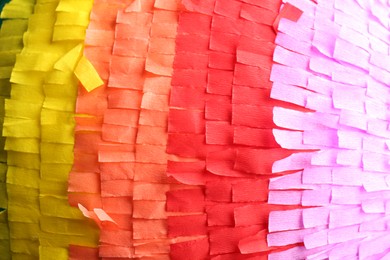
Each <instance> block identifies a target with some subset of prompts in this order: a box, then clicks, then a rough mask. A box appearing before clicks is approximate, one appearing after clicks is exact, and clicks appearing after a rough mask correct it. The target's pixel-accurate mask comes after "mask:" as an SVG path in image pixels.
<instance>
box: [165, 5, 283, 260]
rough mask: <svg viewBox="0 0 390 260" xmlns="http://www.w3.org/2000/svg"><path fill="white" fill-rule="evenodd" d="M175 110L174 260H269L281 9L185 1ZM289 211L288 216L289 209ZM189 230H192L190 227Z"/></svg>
mask: <svg viewBox="0 0 390 260" xmlns="http://www.w3.org/2000/svg"><path fill="white" fill-rule="evenodd" d="M183 4H184V6H185V8H186V11H184V12H182V13H181V14H180V18H179V27H178V36H177V40H176V44H177V46H176V56H175V62H174V76H173V79H172V92H171V99H170V111H169V113H170V114H169V125H168V130H169V142H168V152H169V153H170V154H172V155H175V156H176V158H172V159H171V160H170V161H169V163H168V175H169V176H172V177H174V178H175V179H176V180H178V181H180V182H181V183H183V184H186V185H187V186H186V187H185V189H180V190H173V191H170V192H168V193H167V198H168V201H167V209H168V211H170V212H171V213H170V214H171V215H172V216H170V217H169V218H168V227H169V236H170V237H175V238H180V239H182V240H183V239H186V240H187V241H184V242H180V243H175V244H173V245H172V246H171V258H172V259H185V258H186V256H187V255H191V256H192V257H193V259H209V258H211V259H247V258H251V257H254V258H256V259H257V258H260V259H262V258H266V257H267V254H268V252H269V251H270V250H272V248H270V247H268V246H267V244H266V234H267V220H268V214H269V212H270V211H271V210H273V209H278V208H279V206H275V205H269V204H267V192H268V189H267V187H268V179H269V175H270V174H271V166H272V163H273V162H274V161H275V160H276V159H280V158H283V157H285V156H286V155H288V154H290V153H289V152H286V151H284V150H283V149H280V147H279V146H278V144H277V143H276V142H275V141H274V139H273V136H272V127H273V126H274V125H273V123H272V107H273V106H275V105H276V104H280V102H275V101H273V100H271V99H270V97H269V95H270V87H271V82H270V81H269V77H270V69H271V65H272V53H273V50H274V44H273V41H274V39H275V32H274V31H273V24H274V22H275V20H276V18H277V15H278V11H279V7H280V2H279V1H225V0H223V1H222V0H216V1H213V0H211V1H202V2H198V1H183ZM279 209H281V208H279ZM185 223H191V224H190V225H187V224H185Z"/></svg>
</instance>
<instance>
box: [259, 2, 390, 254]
mask: <svg viewBox="0 0 390 260" xmlns="http://www.w3.org/2000/svg"><path fill="white" fill-rule="evenodd" d="M288 2H290V4H291V5H294V6H296V7H297V8H299V9H300V10H302V11H303V14H302V16H301V17H300V18H299V19H298V20H297V21H291V20H286V19H281V21H280V23H279V26H278V34H277V36H276V45H277V46H276V48H275V51H274V56H273V60H274V62H275V64H274V65H273V68H272V73H271V80H272V81H273V86H272V90H271V97H272V98H274V99H277V100H282V101H286V102H290V103H293V104H296V105H298V106H301V107H304V108H307V109H310V110H311V111H310V112H302V111H297V110H293V109H285V108H280V107H275V108H274V111H273V113H274V116H273V120H274V123H275V124H276V125H277V126H278V127H281V128H283V130H281V129H275V130H274V132H273V133H274V136H275V139H276V141H277V142H278V143H279V144H280V145H281V146H282V147H284V148H287V149H294V150H302V151H301V152H296V153H294V154H292V155H291V156H289V157H287V158H284V159H282V160H279V161H277V162H275V163H274V164H273V166H272V171H273V172H274V173H280V172H285V171H294V173H292V174H289V175H285V176H283V177H278V178H274V179H271V181H270V184H269V190H270V192H269V200H270V201H273V203H276V204H281V205H296V206H301V208H300V209H299V208H298V209H294V210H285V211H273V212H271V214H270V217H269V226H268V229H269V231H270V232H271V233H270V234H269V235H268V237H267V241H268V245H269V246H274V247H280V246H286V245H292V244H297V243H299V246H295V247H293V248H291V249H289V250H286V251H283V252H278V253H274V254H271V255H270V257H269V259H292V258H293V259H387V258H388V257H390V244H389V241H390V240H389V225H388V223H389V217H388V213H389V209H390V208H389V206H390V204H389V201H390V200H389V199H390V197H389V195H390V193H389V190H390V188H389V187H390V186H389V185H388V184H389V182H388V180H389V174H388V173H389V169H390V166H389V158H390V157H389V156H390V150H389V137H390V131H389V129H390V128H389V123H388V120H389V111H388V104H389V101H390V99H389V97H390V96H389V94H390V92H389V88H388V85H389V84H390V80H389V79H390V70H389V68H390V66H389V65H390V63H389V61H390V56H389V44H388V42H389V36H390V35H389V6H388V3H387V2H385V1H354V0H347V1H345V0H331V1H329V0H326V1H325V0H324V1H322V0H319V1H317V2H318V3H314V2H310V1H288Z"/></svg>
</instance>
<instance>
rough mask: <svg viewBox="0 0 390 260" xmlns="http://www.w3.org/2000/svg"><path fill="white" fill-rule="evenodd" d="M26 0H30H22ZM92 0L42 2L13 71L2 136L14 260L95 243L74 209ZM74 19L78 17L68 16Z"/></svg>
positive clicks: (92, 231) (48, 255)
mask: <svg viewBox="0 0 390 260" xmlns="http://www.w3.org/2000/svg"><path fill="white" fill-rule="evenodd" d="M24 2H25V3H27V2H26V1H24ZM91 4H92V1H84V2H82V3H80V2H78V1H77V2H76V1H69V0H61V1H54V0H53V1H38V2H37V3H36V5H35V13H34V14H33V15H32V16H31V18H30V20H29V27H28V31H27V32H26V34H25V35H24V42H25V47H24V48H23V50H22V52H21V54H19V55H17V59H16V64H15V67H14V69H13V70H12V76H11V82H12V83H13V84H12V88H11V97H10V99H7V100H6V102H5V111H6V118H5V121H4V129H3V134H4V135H5V136H6V137H7V138H6V144H5V148H6V149H7V150H8V165H9V167H8V171H7V191H8V195H9V203H8V205H9V221H10V222H9V226H10V232H11V250H12V257H13V258H15V259H17V258H23V259H31V258H34V259H36V258H38V257H39V258H42V259H52V258H53V256H55V258H56V259H66V258H67V257H68V246H69V244H70V243H75V244H79V245H87V246H93V245H96V243H97V241H96V240H97V234H96V229H95V227H93V226H92V225H90V224H88V223H87V222H86V221H85V219H84V217H83V215H82V214H81V213H80V212H79V211H78V210H77V209H73V208H71V207H69V205H68V201H67V190H66V186H67V178H68V174H69V172H70V169H71V166H72V164H73V143H74V137H73V132H74V131H73V130H74V129H73V128H74V118H73V117H74V105H75V98H76V93H77V80H76V77H77V78H79V79H80V80H81V79H82V77H81V76H80V75H78V73H77V72H78V69H82V70H85V67H84V66H83V58H82V56H81V55H82V49H83V45H82V42H83V37H84V34H85V27H86V25H87V24H88V21H89V12H90V9H91ZM69 18H72V19H69Z"/></svg>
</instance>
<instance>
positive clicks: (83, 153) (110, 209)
mask: <svg viewBox="0 0 390 260" xmlns="http://www.w3.org/2000/svg"><path fill="white" fill-rule="evenodd" d="M126 5H127V3H126V1H122V0H118V1H109V2H108V1H101V0H96V1H94V4H93V7H92V11H91V16H90V24H89V26H88V29H87V31H86V39H85V45H86V47H85V50H84V52H85V56H86V57H87V58H88V60H90V61H91V63H92V65H93V66H94V67H95V68H96V69H97V72H98V74H99V75H100V77H101V78H102V80H103V83H104V84H103V86H101V87H99V88H97V89H95V90H92V91H90V92H89V91H88V89H86V88H85V87H84V86H83V85H80V87H79V93H78V97H77V104H76V113H77V117H76V131H75V148H74V158H75V161H74V165H73V169H72V172H71V173H70V175H69V186H68V191H69V195H68V198H69V203H70V204H71V205H72V206H74V207H79V208H80V209H83V212H84V214H85V215H86V216H89V217H91V218H94V219H95V220H96V221H97V222H98V224H99V225H100V228H102V226H103V225H107V224H108V225H110V221H109V219H107V218H104V216H105V215H104V214H107V213H108V214H110V215H111V216H113V218H115V216H116V215H113V213H114V214H115V213H123V212H126V210H130V212H131V208H130V209H129V208H128V207H127V208H126V207H124V206H123V205H120V204H119V205H115V204H114V205H112V204H109V203H106V201H105V199H104V198H103V200H102V198H101V197H102V196H104V189H103V186H102V185H101V180H103V179H104V177H105V176H106V175H110V173H109V172H105V171H104V169H103V168H102V167H101V166H100V165H99V159H100V158H101V157H102V156H103V153H100V154H99V148H100V147H104V146H103V144H104V141H103V140H102V136H101V133H102V123H103V116H104V114H105V111H106V110H107V96H108V89H107V82H108V78H109V75H110V74H109V67H110V61H111V56H112V50H113V45H114V37H115V23H116V17H117V12H118V10H120V9H123V8H124V7H125V6H126ZM82 83H83V82H82ZM108 147H109V146H108ZM117 172H121V171H120V169H118V171H117ZM113 174H115V173H113ZM123 185H125V184H123ZM123 185H122V186H123ZM108 199H109V198H107V200H108ZM102 209H104V210H105V212H104V211H102ZM106 212H107V213H106ZM125 216H126V215H125ZM130 217H131V216H128V219H130ZM123 219H124V220H125V219H126V217H125V218H123ZM116 221H117V222H118V220H117V219H116ZM101 235H103V234H101ZM122 238H123V237H121V239H122ZM101 241H104V238H100V242H101ZM69 255H70V258H71V259H80V260H81V259H98V258H99V250H98V248H86V247H79V246H71V247H70V250H69Z"/></svg>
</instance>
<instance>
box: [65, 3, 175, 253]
mask: <svg viewBox="0 0 390 260" xmlns="http://www.w3.org/2000/svg"><path fill="white" fill-rule="evenodd" d="M177 5H178V4H177V2H176V1H134V2H133V3H132V4H130V5H129V6H127V7H126V8H119V6H110V5H107V4H106V6H105V7H106V9H105V10H104V11H106V10H109V11H110V13H111V11H115V12H116V10H118V9H119V11H118V13H117V16H116V26H115V35H114V34H111V33H113V28H110V29H108V27H109V26H110V24H109V23H108V21H109V19H113V18H114V17H115V14H114V13H113V15H112V17H111V18H108V19H107V21H103V22H101V23H100V24H97V22H94V21H93V19H92V24H91V26H90V28H93V27H94V26H95V28H94V29H89V30H88V32H87V34H88V35H90V37H89V38H88V39H87V44H90V45H97V47H94V49H92V47H90V48H89V49H88V48H87V52H89V51H90V52H89V53H90V55H94V57H95V58H96V59H95V60H94V63H97V64H99V65H97V66H98V68H100V73H101V74H102V75H103V77H104V78H105V79H107V81H108V82H107V87H106V88H104V89H97V90H95V91H93V92H91V93H84V92H83V91H82V92H81V95H80V97H79V102H78V107H79V110H78V112H79V113H84V114H88V115H92V116H93V117H92V118H88V117H84V118H82V117H80V118H79V119H78V120H79V127H78V142H76V149H75V155H76V156H79V155H81V154H83V155H84V157H83V158H84V159H85V158H87V157H85V155H86V154H88V153H89V155H88V157H89V158H90V159H89V160H88V161H81V160H80V163H77V162H76V164H75V167H74V168H75V170H76V171H77V172H74V174H72V176H71V179H70V187H69V191H71V192H85V193H90V194H89V195H90V196H89V197H87V196H84V195H83V194H77V193H71V194H70V199H71V201H72V202H73V204H76V203H75V202H76V201H77V202H81V201H83V203H81V204H82V205H86V208H85V209H84V212H85V214H86V215H87V216H89V217H92V218H95V219H96V220H97V222H98V223H99V224H100V228H101V238H100V247H99V256H100V257H103V258H105V257H106V258H109V257H121V258H127V259H130V258H134V257H153V258H155V257H158V258H159V259H165V258H167V257H168V255H167V254H168V252H169V240H168V239H167V238H166V237H167V231H166V225H167V224H166V213H165V192H166V191H167V190H169V188H170V187H169V181H168V180H167V178H166V163H167V155H166V153H165V150H166V141H167V130H166V127H167V113H168V94H169V89H170V75H171V72H172V62H173V55H174V49H175V48H174V38H175V36H176V24H177V12H176V9H177ZM96 6H97V5H96ZM101 6H103V4H102V5H101ZM101 11H103V9H101ZM96 16H97V17H98V15H96ZM99 17H100V16H99ZM113 20H114V19H113ZM104 24H105V26H106V27H104V28H103V25H104ZM100 26H101V27H102V28H100ZM103 29H104V31H103ZM110 31H111V32H110ZM104 36H105V37H107V38H109V39H110V41H109V42H108V41H106V42H103V45H102V46H104V47H99V46H100V45H98V44H101V43H100V42H98V41H96V39H94V38H95V37H96V38H99V39H102V37H104ZM92 41H94V42H92ZM111 48H112V54H111ZM99 51H100V52H99ZM101 51H104V52H105V53H106V55H104V56H102V55H100V54H101ZM87 55H88V54H87ZM98 55H100V56H98ZM97 58H99V59H100V60H98V59H97ZM105 61H109V62H110V67H109V70H108V69H107V68H104V67H103V66H105V65H106V63H105ZM94 99H95V100H94ZM96 101H100V102H101V103H100V104H97V103H95V102H96ZM96 105H98V106H99V107H98V108H97V109H96ZM93 122H95V123H94V124H95V125H93ZM87 131H89V132H87ZM99 131H101V132H99ZM91 137H93V138H91ZM88 144H90V146H88ZM92 145H93V146H92ZM88 149H89V151H88ZM95 156H97V157H95ZM94 157H95V158H94ZM76 158H77V157H76ZM95 160H96V161H95ZM88 163H89V165H88ZM82 172H84V173H85V174H84V175H85V180H88V179H90V181H89V184H91V182H92V180H93V182H94V185H93V187H96V189H93V188H92V189H91V186H90V185H89V184H85V185H81V186H76V185H77V177H78V176H81V173H82ZM86 172H89V173H88V174H87V173H86ZM94 172H95V173H94ZM96 173H99V175H96ZM98 182H101V183H100V185H99V184H98ZM96 184H97V185H98V186H96ZM77 188H78V189H77ZM100 196H101V197H100ZM100 201H101V205H100ZM98 208H101V209H102V210H103V211H102V212H104V213H105V214H107V215H106V216H107V217H109V218H110V219H111V220H112V223H110V225H106V224H105V223H104V222H102V219H101V218H100V217H99V215H97V214H96V209H98Z"/></svg>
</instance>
